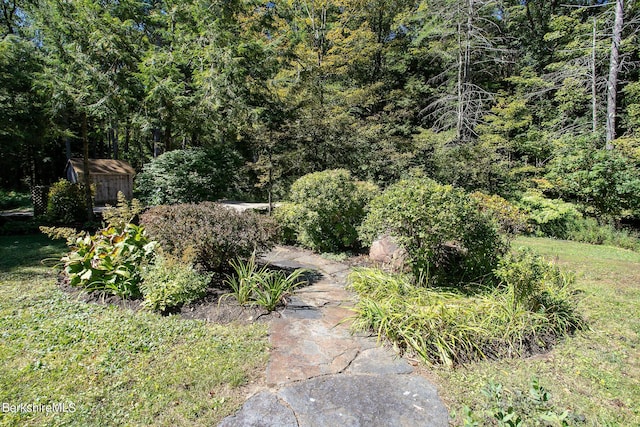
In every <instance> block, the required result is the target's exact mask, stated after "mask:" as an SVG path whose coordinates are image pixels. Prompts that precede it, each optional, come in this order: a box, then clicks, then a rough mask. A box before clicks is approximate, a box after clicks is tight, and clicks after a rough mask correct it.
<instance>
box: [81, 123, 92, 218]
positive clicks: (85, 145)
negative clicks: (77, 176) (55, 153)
mask: <svg viewBox="0 0 640 427" xmlns="http://www.w3.org/2000/svg"><path fill="white" fill-rule="evenodd" d="M82 163H83V168H84V174H83V175H84V187H85V188H84V200H85V203H86V205H87V218H88V219H89V221H93V200H92V198H91V180H90V176H89V136H88V132H87V113H82Z"/></svg>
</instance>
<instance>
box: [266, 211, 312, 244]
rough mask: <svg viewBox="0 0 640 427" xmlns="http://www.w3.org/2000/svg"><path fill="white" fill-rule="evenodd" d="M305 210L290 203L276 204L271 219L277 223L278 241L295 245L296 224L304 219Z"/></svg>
mask: <svg viewBox="0 0 640 427" xmlns="http://www.w3.org/2000/svg"><path fill="white" fill-rule="evenodd" d="M304 213H305V209H304V208H303V207H302V206H301V205H298V204H295V203H291V202H281V203H278V207H276V208H275V209H274V210H273V217H274V219H275V220H276V222H277V223H278V239H279V240H280V241H281V242H282V243H285V244H290V245H292V244H295V243H296V242H297V236H298V231H297V229H298V224H301V222H302V219H303V218H304Z"/></svg>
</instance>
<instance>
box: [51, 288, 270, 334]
mask: <svg viewBox="0 0 640 427" xmlns="http://www.w3.org/2000/svg"><path fill="white" fill-rule="evenodd" d="M218 283H219V284H221V283H222V280H219V281H218V280H215V279H214V281H212V285H211V286H210V288H209V289H208V290H207V294H206V295H205V297H204V298H202V299H201V300H198V301H195V302H193V303H191V304H185V305H183V306H182V307H180V309H176V310H172V311H169V312H166V313H163V315H179V316H181V317H182V318H184V319H196V320H205V321H207V322H212V323H219V324H229V323H235V324H250V323H255V322H268V321H269V320H271V319H272V318H274V317H278V316H279V313H278V311H277V310H276V311H274V312H272V313H269V312H267V311H266V310H264V309H262V308H261V307H255V306H242V305H240V304H238V302H237V301H236V300H235V299H234V298H233V297H230V298H221V297H222V295H224V294H225V293H226V292H227V291H226V290H224V289H222V287H221V286H219V285H218ZM58 285H59V286H60V289H62V290H63V291H64V292H65V293H67V294H69V296H70V297H71V298H72V299H75V300H78V301H83V302H86V303H89V304H100V305H114V306H117V307H120V308H123V309H126V310H133V311H139V310H144V307H142V300H141V299H133V300H132V299H124V298H120V297H118V296H115V295H108V294H105V293H103V292H86V291H84V290H83V289H80V288H76V287H74V286H71V285H69V284H68V281H67V280H66V278H65V277H63V276H60V277H59V278H58Z"/></svg>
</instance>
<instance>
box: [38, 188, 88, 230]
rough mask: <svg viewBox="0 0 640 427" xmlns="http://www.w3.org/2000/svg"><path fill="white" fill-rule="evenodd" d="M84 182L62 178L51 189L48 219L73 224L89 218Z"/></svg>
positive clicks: (57, 222) (58, 222)
mask: <svg viewBox="0 0 640 427" xmlns="http://www.w3.org/2000/svg"><path fill="white" fill-rule="evenodd" d="M84 188H85V187H84V186H83V185H82V184H72V183H71V182H69V181H67V180H66V179H64V178H63V179H61V180H59V181H58V182H56V183H55V184H53V185H52V186H51V188H50V189H49V197H48V199H47V219H48V220H49V221H51V222H53V223H56V224H71V223H74V222H83V221H86V220H87V204H86V201H85V191H84Z"/></svg>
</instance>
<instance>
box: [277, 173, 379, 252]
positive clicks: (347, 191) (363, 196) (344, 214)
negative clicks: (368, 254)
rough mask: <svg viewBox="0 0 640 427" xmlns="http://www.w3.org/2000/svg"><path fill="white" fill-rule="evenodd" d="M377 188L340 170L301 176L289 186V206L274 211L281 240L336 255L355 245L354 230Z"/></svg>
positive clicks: (356, 241) (356, 243) (355, 235)
mask: <svg viewBox="0 0 640 427" xmlns="http://www.w3.org/2000/svg"><path fill="white" fill-rule="evenodd" d="M376 192H377V187H376V186H375V185H373V184H371V183H367V182H359V181H356V180H355V179H353V178H352V177H351V174H350V173H349V172H348V171H346V170H344V169H337V170H327V171H323V172H316V173H312V174H308V175H305V176H303V177H301V178H299V179H298V180H297V181H296V182H294V183H293V185H292V186H291V191H290V195H289V199H290V200H291V202H290V203H288V204H284V205H283V206H282V207H281V208H278V209H277V210H276V218H277V219H278V222H279V223H280V224H281V225H282V226H283V229H284V230H283V234H284V237H285V239H292V238H295V240H296V241H297V242H298V243H300V244H302V245H303V246H307V247H309V248H312V249H315V250H318V251H325V252H331V251H333V252H338V251H341V250H345V249H354V248H356V247H357V245H358V231H357V227H358V226H359V225H360V223H361V222H362V219H363V218H364V215H365V208H366V205H367V203H368V202H369V200H371V198H372V197H373V196H374V195H375V194H376Z"/></svg>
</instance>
